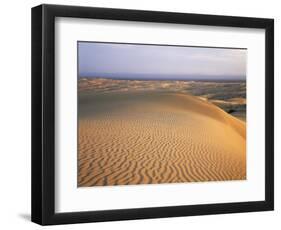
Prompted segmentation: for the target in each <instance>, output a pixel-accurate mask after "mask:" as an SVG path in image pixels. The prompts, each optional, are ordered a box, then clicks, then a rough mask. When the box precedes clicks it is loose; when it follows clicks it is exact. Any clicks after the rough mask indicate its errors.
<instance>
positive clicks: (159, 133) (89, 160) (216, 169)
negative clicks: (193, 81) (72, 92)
mask: <svg viewBox="0 0 281 230" xmlns="http://www.w3.org/2000/svg"><path fill="white" fill-rule="evenodd" d="M91 81H92V82H90V81H88V80H87V79H82V80H80V82H79V103H78V105H79V110H78V111H79V114H78V121H79V128H78V137H79V138H78V186H80V187H82V186H98V185H127V184H155V183H180V182H205V181H226V180H244V179H246V123H245V122H244V121H243V120H245V119H244V118H245V116H244V115H243V117H244V118H243V119H238V118H237V117H234V116H233V115H231V113H228V112H227V110H223V109H222V108H220V107H218V104H223V103H224V100H217V101H214V103H213V102H212V100H210V99H209V98H208V97H206V95H201V97H200V96H199V95H198V96H194V95H192V94H191V93H186V89H188V87H187V86H188V84H189V83H183V82H179V84H178V85H179V89H178V90H173V89H175V87H170V86H169V84H168V83H167V82H166V83H161V82H159V84H158V85H157V86H155V82H154V83H151V84H150V83H149V82H148V83H147V85H146V87H143V85H141V86H140V84H137V83H135V84H132V85H130V87H122V86H120V84H119V83H118V84H116V85H117V86H118V87H116V85H115V86H112V84H113V85H114V84H115V83H114V81H111V82H109V81H108V80H104V81H103V80H101V79H99V80H91ZM109 83H110V84H109ZM141 84H144V83H141ZM160 84H161V86H159V85H160ZM184 85H185V86H186V87H182V86H184ZM180 86H181V87H180ZM132 89H133V90H132ZM226 101H227V103H228V104H227V105H228V106H229V105H230V104H229V103H232V104H233V105H231V106H235V105H236V104H239V106H240V105H243V106H244V104H246V101H245V98H239V97H236V98H234V99H233V98H232V99H228V100H226ZM216 103H217V105H216ZM235 103H236V104H235ZM235 108H236V107H235ZM239 108H240V107H239Z"/></svg>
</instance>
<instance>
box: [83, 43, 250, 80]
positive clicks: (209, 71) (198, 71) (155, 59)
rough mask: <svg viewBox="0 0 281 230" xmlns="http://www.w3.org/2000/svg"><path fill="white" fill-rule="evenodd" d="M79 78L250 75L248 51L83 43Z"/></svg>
mask: <svg viewBox="0 0 281 230" xmlns="http://www.w3.org/2000/svg"><path fill="white" fill-rule="evenodd" d="M78 45H79V49H78V55H79V75H80V76H97V77H99V76H100V77H106V76H110V77H121V76H122V75H126V76H124V77H126V78H127V77H130V76H131V77H132V78H136V77H138V78H139V77H140V76H144V77H146V78H147V77H149V75H151V76H157V78H161V76H163V78H166V76H175V77H177V76H181V77H182V76H190V75H200V76H206V77H208V76H222V75H223V76H226V77H227V76H231V77H232V78H233V77H235V76H237V77H239V78H241V76H244V77H245V76H246V59H247V50H245V49H222V48H203V47H186V46H184V47H183V46H158V45H157V46H156V45H137V44H118V43H95V42H80V43H79V44H78Z"/></svg>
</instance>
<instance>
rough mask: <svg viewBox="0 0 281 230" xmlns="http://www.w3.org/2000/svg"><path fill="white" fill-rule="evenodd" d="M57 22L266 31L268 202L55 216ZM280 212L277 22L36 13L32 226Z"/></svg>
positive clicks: (111, 12) (53, 10)
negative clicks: (277, 199)
mask: <svg viewBox="0 0 281 230" xmlns="http://www.w3.org/2000/svg"><path fill="white" fill-rule="evenodd" d="M55 17H72V18H89V19H110V20H125V21H138V22H154V23H171V24H193V25H211V26H227V27H241V28H262V29H265V36H266V37H265V47H266V49H265V76H266V79H265V90H266V91H265V92H266V98H265V102H266V105H265V110H266V112H265V113H266V114H265V115H266V116H265V117H266V121H265V124H266V127H265V132H266V133H265V137H266V138H265V143H266V146H265V200H264V201H249V202H238V203H219V204H203V205H188V206H173V207H156V208H138V209H122V210H106V211H87V212H71V213H70V212H68V213H55V151H54V150H55V46H54V45H55V44H54V42H55V39H54V37H55V30H54V28H55V27H54V26H55ZM273 209H274V20H273V19H264V18H248V17H230V16H215V15H202V14H186V13H171V12H153V11H139V10H125V9H110V8H94V7H77V6H60V5H39V6H36V7H34V8H32V207H31V213H32V221H33V222H35V223H38V224H41V225H53V224H71V223H84V222H99V221H115V220H130V219H143V218H163V217H177V216H194V215H206V214H222V213H237V212H252V211H267V210H273Z"/></svg>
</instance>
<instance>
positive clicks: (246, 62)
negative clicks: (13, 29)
mask: <svg viewBox="0 0 281 230" xmlns="http://www.w3.org/2000/svg"><path fill="white" fill-rule="evenodd" d="M273 31H274V23H273V19H262V18H246V17H231V16H215V15H201V14H184V13H171V12H153V11H138V10H125V9H109V8H93V7H76V6H58V5H40V6H37V7H34V8H33V9H32V221H33V222H36V223H38V224H41V225H51V224H69V223H83V222H98V221H114V220H129V219H142V218H161V217H176V216H193V215H205V214H221V213H236V212H251V211H267V210H273V207H274V185H273V184H274V183H273V182H274V175H273V172H274V168H273V167H274V163H273V152H274V143H273V142H274V138H273V137H274V130H273V123H274V121H273V120H274V108H273V106H274V98H273V97H274V91H273V90H274V71H273V69H274V53H273V52H274V35H273Z"/></svg>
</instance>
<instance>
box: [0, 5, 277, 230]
mask: <svg viewBox="0 0 281 230" xmlns="http://www.w3.org/2000/svg"><path fill="white" fill-rule="evenodd" d="M41 3H42V2H41V1H37V0H29V1H20V0H18V1H16V0H14V1H2V2H1V13H0V17H1V20H0V23H1V27H0V28H1V35H0V39H1V42H0V63H1V65H0V66H1V68H0V73H1V75H0V79H1V81H0V82H1V84H0V105H1V112H0V140H1V141H0V149H1V150H0V154H1V155H0V156H1V158H0V181H1V190H0V228H1V229H39V228H40V227H39V226H38V225H36V224H33V223H31V222H30V220H29V219H30V201H31V198H30V184H31V181H30V169H31V165H30V143H31V139H30V120H31V118H30V110H31V104H30V97H31V94H30V84H31V82H30V43H31V42H30V34H31V30H30V20H31V16H30V8H31V7H32V6H35V5H38V4H41ZM44 3H50V4H67V5H85V6H98V7H111V8H128V9H142V10H162V11H175V12H188V13H205V14H221V15H235V16H251V17H269V18H275V64H276V66H275V117H276V119H275V143H276V144H275V166H276V167H275V168H276V170H275V194H276V196H275V207H276V208H275V211H274V212H260V213H242V214H227V215H213V216H200V217H180V218H166V219H153V220H137V221H119V222H108V223H95V224H76V225H68V226H67V228H68V229H92V228H96V229H112V228H114V229H124V230H125V229H148V228H159V229H171V228H176V229H187V228H189V229H207V228H208V229H216V230H219V229H228V230H231V229H235V230H237V229H240V228H241V229H242V228H243V229H244V228H245V229H266V228H268V229H278V227H277V226H278V225H281V210H280V209H281V180H280V179H281V165H280V166H279V162H281V156H280V155H279V152H280V151H281V141H280V138H281V120H280V118H279V119H278V117H281V101H280V96H281V90H280V87H281V80H280V78H279V77H278V75H279V74H280V67H279V65H278V63H279V61H278V60H280V54H281V46H280V45H281V44H280V35H281V32H280V30H279V28H280V25H281V23H280V19H281V15H280V5H281V4H279V1H278V0H275V1H274V0H263V1H259V0H256V1H245V0H231V1H225V0H211V1H210V0H209V1H208V0H205V1H203V0H190V1H188V0H173V1H171V0H167V1H166V0H135V1H132V0H119V1H116V0H107V1H102V0H95V1H86V0H80V1H78V0H69V1H66V0H56V1H44ZM65 227H66V226H55V227H52V228H54V229H64V228H65ZM46 228H49V227H46Z"/></svg>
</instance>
